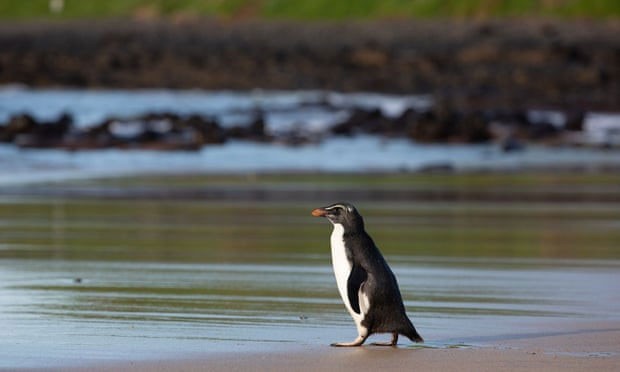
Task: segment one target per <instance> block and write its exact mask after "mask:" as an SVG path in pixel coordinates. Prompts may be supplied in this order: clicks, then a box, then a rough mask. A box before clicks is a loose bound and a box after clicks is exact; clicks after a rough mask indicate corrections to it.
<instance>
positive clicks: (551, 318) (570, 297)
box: [0, 196, 620, 368]
mask: <svg viewBox="0 0 620 372" xmlns="http://www.w3.org/2000/svg"><path fill="white" fill-rule="evenodd" d="M316 206H317V205H316V203H311V202H304V203H301V204H299V203H294V202H285V201H283V202H259V201H250V202H226V201H219V202H218V201H201V200H177V201H174V200H136V199H131V198H128V199H124V200H107V199H97V198H77V199H76V198H56V197H41V196H39V197H15V196H12V197H9V196H4V197H1V198H0V237H1V241H0V329H2V333H3V337H2V338H0V367H3V368H14V367H41V366H47V367H50V366H68V365H79V364H92V363H94V362H98V361H113V360H141V359H158V358H176V357H185V356H191V355H195V354H201V353H202V354H204V353H216V354H221V353H226V352H239V351H242V352H243V351H247V352H249V351H265V350H282V349H284V350H286V349H287V348H292V347H297V346H299V345H310V346H320V345H328V344H329V343H331V342H334V341H348V340H352V339H353V338H354V337H355V329H354V326H353V323H352V321H351V319H350V318H349V316H348V314H347V313H346V311H345V309H344V307H343V305H342V303H341V302H340V299H339V297H338V293H337V290H336V285H335V280H334V278H333V274H332V272H331V265H330V262H329V248H328V239H329V233H330V227H329V225H328V223H327V222H326V221H324V220H322V219H316V218H312V217H310V215H309V211H310V210H311V208H313V207H316ZM358 207H359V208H360V210H361V211H362V213H364V214H365V216H366V221H367V226H368V230H369V232H370V233H371V234H372V235H373V237H374V238H375V240H376V241H377V242H378V243H379V245H380V247H381V249H382V250H383V252H384V254H385V255H386V258H387V259H388V261H389V262H390V263H391V265H392V267H393V269H394V271H395V273H396V275H397V277H398V279H399V283H400V286H401V291H402V293H403V297H404V300H405V304H406V306H407V309H408V312H409V315H410V317H411V318H412V319H413V321H414V324H415V325H416V327H417V328H418V329H419V331H420V333H421V334H422V335H423V336H424V337H425V339H426V341H427V345H429V346H431V347H456V346H463V345H465V346H480V345H493V344H494V343H496V342H498V341H499V340H504V339H506V338H519V337H522V336H523V335H531V334H535V333H536V332H543V330H542V329H543V328H544V329H545V330H549V328H551V329H552V328H553V325H554V324H556V323H558V324H559V323H561V322H565V321H573V322H576V323H578V322H579V321H585V320H587V321H592V320H606V319H617V318H618V314H619V313H620V298H619V297H618V295H617V293H618V289H619V288H618V286H619V285H618V283H620V270H619V269H620V250H619V249H618V247H620V229H618V226H619V223H620V212H619V211H620V208H617V205H609V204H605V205H604V204H596V203H545V204H537V203H534V204H531V205H528V206H523V205H521V204H515V203H499V204H498V203H472V202H455V203H420V202H415V201H411V202H399V203H397V204H395V203H390V202H381V203H380V202H372V201H365V202H361V203H360V204H359V205H358ZM541 324H545V327H541V326H540V325H541ZM383 338H387V336H386V335H384V336H375V337H373V339H375V340H381V339H383ZM410 345H411V344H410V342H409V341H408V340H401V346H402V347H411V346H410Z"/></svg>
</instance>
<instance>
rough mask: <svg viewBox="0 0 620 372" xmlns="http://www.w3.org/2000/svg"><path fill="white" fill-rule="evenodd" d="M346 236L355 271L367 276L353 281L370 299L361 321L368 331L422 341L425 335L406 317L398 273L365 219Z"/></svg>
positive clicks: (360, 275) (347, 247)
mask: <svg viewBox="0 0 620 372" xmlns="http://www.w3.org/2000/svg"><path fill="white" fill-rule="evenodd" d="M360 227H361V228H360ZM343 238H344V245H345V248H346V250H347V256H348V259H349V260H350V261H351V263H352V265H353V270H352V272H355V271H356V270H357V271H358V272H360V271H363V272H364V273H365V275H364V273H362V274H357V276H358V277H360V278H364V280H363V283H362V282H360V283H353V286H354V287H355V288H359V286H360V285H361V289H362V292H363V293H365V294H366V296H368V299H369V302H370V307H369V309H368V312H367V314H366V315H365V317H364V319H363V321H362V325H364V326H365V327H367V328H368V330H369V333H383V332H387V333H390V332H398V333H399V334H402V335H404V336H406V337H408V338H409V339H411V340H412V341H415V342H421V341H422V337H420V335H419V334H418V332H417V331H416V329H415V327H414V326H413V324H412V323H411V320H409V318H408V317H407V313H406V311H405V306H404V304H403V300H402V296H401V294H400V290H399V288H398V282H397V281H396V277H395V276H394V273H393V272H392V270H391V269H390V267H389V266H388V264H387V262H386V261H385V259H384V258H383V255H382V254H381V252H380V251H379V249H378V248H377V246H376V245H375V243H374V241H373V240H372V238H371V237H370V235H368V233H366V231H365V229H364V226H363V222H362V224H361V226H358V228H356V229H351V230H350V231H346V230H345V233H344V236H343ZM350 279H351V278H350Z"/></svg>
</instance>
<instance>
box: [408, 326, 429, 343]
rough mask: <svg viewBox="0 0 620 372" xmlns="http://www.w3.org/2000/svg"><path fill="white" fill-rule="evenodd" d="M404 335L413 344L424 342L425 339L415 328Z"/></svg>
mask: <svg viewBox="0 0 620 372" xmlns="http://www.w3.org/2000/svg"><path fill="white" fill-rule="evenodd" d="M403 334H404V335H405V336H406V337H407V338H409V339H410V340H411V341H413V342H424V339H423V338H422V336H420V334H419V333H418V331H416V329H415V327H413V326H412V327H411V329H410V330H409V331H408V332H406V333H403Z"/></svg>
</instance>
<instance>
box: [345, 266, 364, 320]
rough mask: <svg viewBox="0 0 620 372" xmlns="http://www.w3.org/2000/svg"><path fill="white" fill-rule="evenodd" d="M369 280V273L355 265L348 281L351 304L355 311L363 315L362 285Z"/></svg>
mask: <svg viewBox="0 0 620 372" xmlns="http://www.w3.org/2000/svg"><path fill="white" fill-rule="evenodd" d="M367 278H368V273H367V272H366V270H364V269H363V268H362V267H361V266H359V265H353V267H352V268H351V273H350V274H349V279H348V280H347V294H348V297H349V303H350V305H351V308H352V309H353V311H355V312H356V313H358V314H361V310H360V301H359V290H360V287H361V286H362V284H363V283H364V282H365V281H366V279H367Z"/></svg>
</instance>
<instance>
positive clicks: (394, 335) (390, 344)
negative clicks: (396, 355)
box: [371, 333, 398, 346]
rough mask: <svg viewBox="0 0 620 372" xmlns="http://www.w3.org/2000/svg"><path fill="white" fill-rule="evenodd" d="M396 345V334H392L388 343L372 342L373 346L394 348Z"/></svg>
mask: <svg viewBox="0 0 620 372" xmlns="http://www.w3.org/2000/svg"><path fill="white" fill-rule="evenodd" d="M397 343H398V333H392V341H390V342H373V343H372V344H371V345H374V346H396V344H397Z"/></svg>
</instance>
